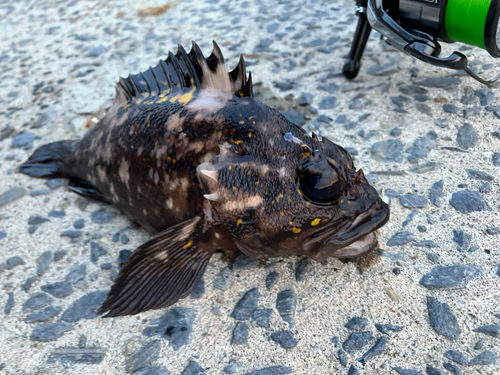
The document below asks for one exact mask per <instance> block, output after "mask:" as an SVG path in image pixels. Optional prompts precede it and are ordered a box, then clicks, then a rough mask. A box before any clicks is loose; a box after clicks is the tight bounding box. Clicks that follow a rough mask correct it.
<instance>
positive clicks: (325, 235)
mask: <svg viewBox="0 0 500 375" xmlns="http://www.w3.org/2000/svg"><path fill="white" fill-rule="evenodd" d="M389 216H390V211H389V206H388V205H387V204H386V203H384V202H382V201H379V204H376V205H374V206H372V208H371V209H370V210H368V211H365V212H363V213H361V214H359V215H358V216H357V217H356V218H355V219H354V220H353V221H350V222H348V223H346V224H344V225H340V226H339V225H335V224H332V225H329V226H327V227H325V228H324V229H323V230H322V231H320V232H319V233H314V234H313V235H312V236H310V237H309V238H307V239H306V240H305V241H304V243H303V244H302V247H303V249H304V250H305V251H306V252H307V253H309V256H310V257H311V258H313V259H315V260H319V261H321V260H324V259H326V258H329V257H335V258H353V257H359V256H361V255H363V254H366V253H368V252H370V251H372V250H374V249H375V248H376V247H377V246H378V241H377V236H376V235H375V233H374V232H375V231H376V230H377V229H378V228H380V227H382V226H383V225H385V223H387V221H388V220H389Z"/></svg>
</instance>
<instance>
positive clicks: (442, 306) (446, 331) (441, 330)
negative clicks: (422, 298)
mask: <svg viewBox="0 0 500 375" xmlns="http://www.w3.org/2000/svg"><path fill="white" fill-rule="evenodd" d="M427 309H428V311H429V318H430V323H431V327H432V328H433V329H434V330H435V331H436V333H438V334H440V335H442V336H444V337H446V338H447V339H450V340H456V339H458V337H459V336H460V334H461V333H462V330H461V329H460V327H459V326H458V322H457V318H456V317H455V315H454V314H453V312H452V311H451V309H450V306H448V304H447V303H441V302H439V301H438V300H437V299H436V298H433V297H430V296H428V297H427Z"/></svg>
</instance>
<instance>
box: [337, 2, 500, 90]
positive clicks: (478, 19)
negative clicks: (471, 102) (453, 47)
mask: <svg viewBox="0 0 500 375" xmlns="http://www.w3.org/2000/svg"><path fill="white" fill-rule="evenodd" d="M355 11H356V14H357V16H358V17H359V19H358V25H357V27H356V32H355V34H354V41H353V43H352V46H351V50H350V52H349V55H348V57H347V59H346V61H345V64H344V67H343V74H344V76H345V77H347V78H349V79H353V78H355V77H356V76H357V74H358V72H359V69H360V65H361V57H362V55H363V51H364V49H365V47H366V42H367V41H368V37H369V36H370V32H371V30H372V28H373V29H375V30H377V31H378V32H379V33H380V34H381V36H382V39H383V40H384V41H386V42H387V43H388V44H390V45H392V46H393V47H395V48H396V49H397V50H399V51H401V52H404V53H406V54H408V55H410V56H413V57H415V58H417V59H419V60H421V61H424V62H426V63H428V64H432V65H434V66H438V67H443V68H448V69H455V70H464V71H465V72H467V74H469V75H470V76H471V77H472V78H474V79H475V80H477V81H479V82H481V83H483V84H485V85H491V84H493V83H494V82H496V81H497V80H498V79H500V74H498V75H497V76H495V77H493V78H491V79H485V78H482V77H480V76H478V75H477V74H476V73H475V72H473V71H472V70H471V69H470V68H469V67H468V61H467V57H466V56H465V55H464V54H462V53H460V52H457V51H455V52H453V53H452V54H451V55H449V56H445V57H441V56H440V54H441V45H440V44H439V42H440V41H441V42H445V43H454V42H462V43H465V44H469V45H472V46H477V47H479V48H482V49H485V50H486V51H488V53H489V54H490V55H491V56H493V57H500V49H499V48H500V25H499V18H500V0H356V5H355Z"/></svg>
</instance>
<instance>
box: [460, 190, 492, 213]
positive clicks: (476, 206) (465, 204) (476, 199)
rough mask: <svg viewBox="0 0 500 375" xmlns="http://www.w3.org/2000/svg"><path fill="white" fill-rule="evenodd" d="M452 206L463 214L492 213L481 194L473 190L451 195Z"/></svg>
mask: <svg viewBox="0 0 500 375" xmlns="http://www.w3.org/2000/svg"><path fill="white" fill-rule="evenodd" d="M450 204H451V205H452V206H453V208H454V209H455V210H457V211H459V212H461V213H463V214H468V213H470V212H475V211H491V207H490V206H489V204H488V202H486V201H485V200H484V198H483V196H482V195H481V194H479V192H477V191H472V190H468V189H465V190H460V191H457V192H455V193H453V194H452V195H451V199H450Z"/></svg>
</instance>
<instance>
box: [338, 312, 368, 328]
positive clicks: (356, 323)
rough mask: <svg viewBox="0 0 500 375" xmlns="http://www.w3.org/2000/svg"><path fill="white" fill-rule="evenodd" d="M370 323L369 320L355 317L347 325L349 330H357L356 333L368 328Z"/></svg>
mask: <svg viewBox="0 0 500 375" xmlns="http://www.w3.org/2000/svg"><path fill="white" fill-rule="evenodd" d="M367 323H368V319H366V318H362V317H360V316H355V317H353V318H351V319H350V320H349V321H348V322H347V323H346V324H345V325H344V327H346V328H347V329H351V330H355V331H361V330H363V329H364V328H365V327H366V324H367Z"/></svg>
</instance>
